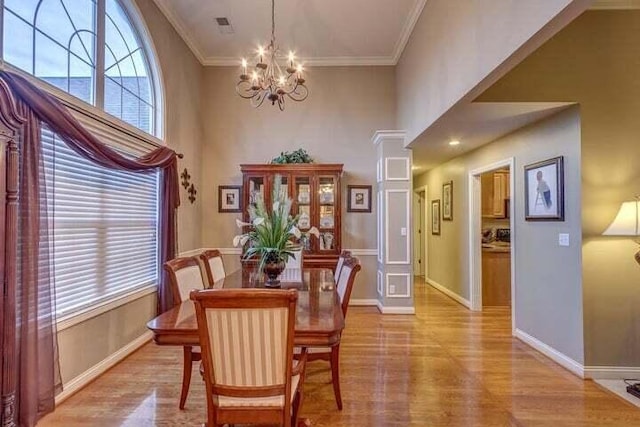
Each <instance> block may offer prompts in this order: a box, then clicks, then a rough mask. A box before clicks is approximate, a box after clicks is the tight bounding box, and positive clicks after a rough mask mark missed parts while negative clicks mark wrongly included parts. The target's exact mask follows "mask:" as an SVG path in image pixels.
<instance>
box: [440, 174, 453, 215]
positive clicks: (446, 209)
mask: <svg viewBox="0 0 640 427" xmlns="http://www.w3.org/2000/svg"><path fill="white" fill-rule="evenodd" d="M442 219H443V220H444V221H453V181H449V182H445V183H444V184H442Z"/></svg>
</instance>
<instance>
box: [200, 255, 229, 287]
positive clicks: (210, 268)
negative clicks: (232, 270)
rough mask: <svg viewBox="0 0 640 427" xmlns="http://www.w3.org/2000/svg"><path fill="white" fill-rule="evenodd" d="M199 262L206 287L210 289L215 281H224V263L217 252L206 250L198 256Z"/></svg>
mask: <svg viewBox="0 0 640 427" xmlns="http://www.w3.org/2000/svg"><path fill="white" fill-rule="evenodd" d="M200 261H201V262H202V264H203V266H204V271H205V273H206V275H207V282H208V286H207V287H209V288H210V287H212V286H213V284H214V283H215V282H216V280H220V279H224V277H225V276H226V272H225V270H224V261H223V259H222V254H221V253H220V251H219V250H217V249H207V250H206V251H204V252H202V253H201V254H200Z"/></svg>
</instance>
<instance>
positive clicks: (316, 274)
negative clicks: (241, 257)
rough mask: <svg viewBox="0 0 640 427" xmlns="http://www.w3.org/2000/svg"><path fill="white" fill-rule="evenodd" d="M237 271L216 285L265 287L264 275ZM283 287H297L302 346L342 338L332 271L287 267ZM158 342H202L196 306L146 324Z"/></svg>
mask: <svg viewBox="0 0 640 427" xmlns="http://www.w3.org/2000/svg"><path fill="white" fill-rule="evenodd" d="M245 268H246V269H245V270H244V271H243V270H238V271H235V272H233V273H231V274H229V275H228V276H227V277H225V278H224V279H221V280H219V281H217V282H215V283H214V285H213V288H228V289H238V288H262V287H264V277H263V275H262V274H258V273H256V272H255V270H253V269H252V268H251V267H245ZM280 280H281V283H280V286H281V288H282V289H296V290H297V291H298V302H297V305H296V326H295V337H294V342H295V345H296V346H300V347H317V346H321V347H325V346H333V345H335V344H337V343H338V342H339V341H340V334H341V333H342V330H343V329H344V317H343V315H342V308H341V303H340V297H339V295H338V293H337V292H336V287H335V282H334V278H333V272H332V271H331V270H329V269H324V268H304V269H291V270H285V271H284V272H283V273H282V275H281V277H280ZM147 327H148V328H149V329H150V330H151V331H152V332H153V341H154V342H155V343H156V344H158V345H174V346H196V345H199V344H200V342H199V337H198V324H197V322H196V316H195V307H194V305H193V302H192V301H191V300H186V301H183V302H182V303H180V304H179V305H177V306H175V307H173V308H172V309H170V310H168V311H166V312H164V313H162V314H161V315H159V316H158V317H156V318H155V319H152V320H150V321H149V322H148V323H147Z"/></svg>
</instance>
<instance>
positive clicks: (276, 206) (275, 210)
mask: <svg viewBox="0 0 640 427" xmlns="http://www.w3.org/2000/svg"><path fill="white" fill-rule="evenodd" d="M278 209H280V202H279V201H277V200H276V201H275V202H273V211H274V212H277V211H278Z"/></svg>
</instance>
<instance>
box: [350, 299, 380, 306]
mask: <svg viewBox="0 0 640 427" xmlns="http://www.w3.org/2000/svg"><path fill="white" fill-rule="evenodd" d="M349 305H352V306H354V307H358V306H360V307H370V306H373V307H375V306H377V305H378V300H377V299H352V300H350V301H349Z"/></svg>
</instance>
